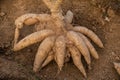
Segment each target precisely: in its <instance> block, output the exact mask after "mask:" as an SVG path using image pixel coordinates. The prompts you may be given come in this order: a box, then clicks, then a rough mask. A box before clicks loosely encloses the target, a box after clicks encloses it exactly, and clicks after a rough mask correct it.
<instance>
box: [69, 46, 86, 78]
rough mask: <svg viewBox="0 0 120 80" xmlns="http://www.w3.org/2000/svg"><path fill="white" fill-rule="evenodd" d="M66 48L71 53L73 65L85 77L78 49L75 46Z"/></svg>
mask: <svg viewBox="0 0 120 80" xmlns="http://www.w3.org/2000/svg"><path fill="white" fill-rule="evenodd" d="M68 49H69V51H70V53H71V57H72V59H73V62H74V64H75V66H76V67H77V68H78V69H79V70H80V71H81V72H82V74H83V75H84V77H85V78H86V77H87V75H86V72H85V69H84V67H83V64H82V62H81V54H80V52H79V50H78V49H77V48H76V47H75V46H69V47H68Z"/></svg>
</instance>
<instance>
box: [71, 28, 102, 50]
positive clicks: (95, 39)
mask: <svg viewBox="0 0 120 80" xmlns="http://www.w3.org/2000/svg"><path fill="white" fill-rule="evenodd" d="M73 30H74V31H77V32H80V33H82V34H85V35H86V36H88V37H89V38H90V39H91V40H92V41H93V42H95V43H96V44H97V45H98V46H99V47H100V48H103V47H104V46H103V43H102V41H101V40H100V38H99V37H98V36H97V35H96V34H95V33H94V32H93V31H91V30H89V29H88V28H86V27H81V26H75V27H74V28H73Z"/></svg>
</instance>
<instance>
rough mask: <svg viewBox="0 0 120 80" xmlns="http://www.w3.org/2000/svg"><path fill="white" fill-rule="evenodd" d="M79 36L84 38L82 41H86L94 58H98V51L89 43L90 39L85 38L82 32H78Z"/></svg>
mask: <svg viewBox="0 0 120 80" xmlns="http://www.w3.org/2000/svg"><path fill="white" fill-rule="evenodd" d="M79 36H80V37H81V38H82V39H83V40H84V42H85V43H86V45H87V47H88V49H89V51H90V53H91V55H92V56H93V57H94V58H95V59H99V56H98V53H97V51H96V49H95V48H94V46H93V45H92V44H91V43H90V41H89V40H88V39H87V37H85V36H84V35H83V34H81V33H79Z"/></svg>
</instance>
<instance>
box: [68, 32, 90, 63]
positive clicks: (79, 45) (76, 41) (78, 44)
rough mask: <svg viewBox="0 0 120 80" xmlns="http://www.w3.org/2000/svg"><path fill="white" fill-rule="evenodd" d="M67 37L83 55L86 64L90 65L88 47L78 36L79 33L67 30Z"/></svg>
mask: <svg viewBox="0 0 120 80" xmlns="http://www.w3.org/2000/svg"><path fill="white" fill-rule="evenodd" d="M67 38H68V39H69V40H70V41H72V42H73V44H74V45H75V46H76V47H77V48H78V49H79V50H80V52H81V53H82V55H83V56H84V58H85V60H86V62H87V64H89V65H90V63H91V59H90V53H89V51H88V48H87V46H86V44H85V43H84V41H83V39H81V38H80V37H79V35H78V34H77V33H76V32H74V31H69V32H68V33H67Z"/></svg>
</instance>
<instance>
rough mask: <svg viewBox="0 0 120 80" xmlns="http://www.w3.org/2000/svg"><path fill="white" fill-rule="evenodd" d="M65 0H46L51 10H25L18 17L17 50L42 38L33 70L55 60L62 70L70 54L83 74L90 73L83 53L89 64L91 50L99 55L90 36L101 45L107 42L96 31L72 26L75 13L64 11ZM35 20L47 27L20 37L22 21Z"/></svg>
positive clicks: (27, 23) (35, 70) (59, 69)
mask: <svg viewBox="0 0 120 80" xmlns="http://www.w3.org/2000/svg"><path fill="white" fill-rule="evenodd" d="M62 1H63V0H43V2H44V3H45V4H46V5H47V7H48V8H49V9H50V11H51V14H25V15H23V16H21V17H19V18H17V19H16V21H15V25H16V30H15V37H14V48H13V50H14V51H18V50H21V49H23V48H25V47H28V46H30V45H32V44H35V43H37V42H41V41H42V42H41V44H40V46H39V49H38V51H37V54H36V56H35V61H34V66H33V71H34V72H38V71H39V70H40V69H41V68H43V67H45V66H46V65H47V64H49V63H50V62H51V61H52V60H55V62H56V63H57V65H58V71H59V72H60V71H61V70H62V67H63V66H64V63H65V62H68V61H69V58H70V57H71V58H72V59H73V62H74V64H75V66H76V67H77V68H78V69H79V70H80V71H81V73H82V74H83V75H84V77H87V74H86V72H85V69H84V66H83V64H82V62H81V55H83V56H84V59H85V61H86V62H87V64H88V65H90V64H91V57H90V53H91V55H92V56H93V57H94V58H95V59H98V58H99V56H98V53H97V51H96V50H95V48H94V47H93V45H92V44H91V42H90V41H89V40H88V38H87V37H89V38H90V39H91V40H92V41H93V42H95V43H96V44H97V45H98V46H99V47H100V48H103V47H104V46H103V43H102V41H101V40H100V39H99V38H98V36H97V35H96V34H95V33H94V32H93V31H91V30H89V29H87V28H86V27H81V26H75V27H73V26H72V24H71V23H72V19H73V13H72V12H71V11H68V12H67V14H66V15H64V16H63V15H62V9H61V7H60V5H61V3H62ZM36 23H39V24H40V26H39V25H38V26H37V27H36V28H40V27H42V26H44V27H43V28H41V29H39V30H38V31H37V32H34V33H32V34H30V35H28V36H26V37H25V38H23V39H22V40H20V41H18V38H19V35H20V31H19V30H20V29H21V28H22V27H23V25H33V24H36ZM42 23H43V24H42ZM84 35H86V36H87V37H86V36H84Z"/></svg>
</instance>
